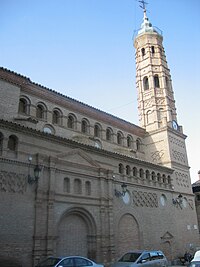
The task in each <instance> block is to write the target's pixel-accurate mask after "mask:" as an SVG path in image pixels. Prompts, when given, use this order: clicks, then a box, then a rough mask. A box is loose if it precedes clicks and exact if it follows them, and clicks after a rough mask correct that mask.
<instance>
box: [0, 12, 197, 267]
mask: <svg viewBox="0 0 200 267" xmlns="http://www.w3.org/2000/svg"><path fill="white" fill-rule="evenodd" d="M162 42H163V36H162V34H161V32H160V31H159V30H158V29H157V28H155V27H153V26H152V24H151V23H150V22H149V19H148V18H147V15H146V10H145V9H144V18H143V22H142V24H141V28H140V30H139V31H138V32H137V35H136V37H135V39H134V47H135V60H136V88H137V94H138V110H139V121H140V126H137V125H135V124H132V123H130V122H128V121H125V120H123V118H122V119H120V118H118V117H115V116H113V115H111V114H108V113H106V112H104V111H101V110H99V109H96V108H95V107H92V106H89V105H87V104H84V103H82V102H80V101H78V100H75V99H72V98H70V97H68V96H66V95H62V94H60V93H59V92H56V91H53V90H51V89H49V88H46V87H44V86H42V85H40V84H37V83H35V82H33V81H31V79H30V78H28V77H25V76H23V75H21V74H18V73H16V72H13V71H11V70H8V69H5V68H3V67H1V68H0V237H1V242H0V266H4V267H6V266H12V264H14V263H15V266H17V267H33V266H34V265H35V264H37V263H38V261H40V260H42V259H44V258H45V257H47V256H50V255H56V256H61V255H62V256H63V255H66V256H67V255H81V256H85V257H88V258H90V259H93V260H95V261H96V262H100V263H102V264H104V265H105V266H109V265H110V263H111V262H113V261H115V260H116V259H117V258H118V257H119V256H120V255H122V254H123V253H124V252H127V251H130V250H134V249H159V250H162V251H163V252H164V253H165V255H166V256H167V258H168V260H170V261H173V260H175V259H178V257H179V256H183V254H184V253H185V251H186V250H189V249H194V250H195V248H196V247H197V246H199V231H198V223H197V215H196V209H195V202H194V195H193V192H192V187H191V179H190V174H189V166H188V159H187V152H186V146H185V139H186V135H185V134H184V133H183V128H182V126H181V125H179V123H178V120H177V112H176V105H175V99H174V93H173V88H172V80H171V75H170V70H169V68H168V65H167V60H166V56H165V51H164V47H163V44H162ZM6 264H7V265H6ZM13 266H14V265H13Z"/></svg>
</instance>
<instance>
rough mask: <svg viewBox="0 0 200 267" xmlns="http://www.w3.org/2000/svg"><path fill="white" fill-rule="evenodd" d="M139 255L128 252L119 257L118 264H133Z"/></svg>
mask: <svg viewBox="0 0 200 267" xmlns="http://www.w3.org/2000/svg"><path fill="white" fill-rule="evenodd" d="M140 255H141V253H136V252H130V253H126V254H125V255H124V256H122V257H121V259H120V260H119V261H120V262H135V261H136V260H137V259H138V258H139V257H140Z"/></svg>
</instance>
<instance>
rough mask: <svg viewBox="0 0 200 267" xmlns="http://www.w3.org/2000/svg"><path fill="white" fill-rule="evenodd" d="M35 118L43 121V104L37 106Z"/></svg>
mask: <svg viewBox="0 0 200 267" xmlns="http://www.w3.org/2000/svg"><path fill="white" fill-rule="evenodd" d="M36 117H37V118H38V119H45V117H46V108H45V106H44V105H43V104H38V105H37V107H36Z"/></svg>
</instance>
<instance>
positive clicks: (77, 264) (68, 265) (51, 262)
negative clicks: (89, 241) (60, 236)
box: [35, 256, 104, 267]
mask: <svg viewBox="0 0 200 267" xmlns="http://www.w3.org/2000/svg"><path fill="white" fill-rule="evenodd" d="M35 267H104V266H103V265H101V264H97V263H95V262H94V261H92V260H90V259H87V258H84V257H80V256H69V257H48V258H47V259H45V260H43V261H41V262H40V263H38V264H37V265H36V266H35Z"/></svg>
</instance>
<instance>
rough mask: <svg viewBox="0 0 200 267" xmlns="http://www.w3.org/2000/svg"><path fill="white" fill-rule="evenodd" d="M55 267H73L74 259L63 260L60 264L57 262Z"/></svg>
mask: <svg viewBox="0 0 200 267" xmlns="http://www.w3.org/2000/svg"><path fill="white" fill-rule="evenodd" d="M56 266H57V267H74V259H73V258H65V259H63V260H62V261H61V262H59V264H58V265H56Z"/></svg>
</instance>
